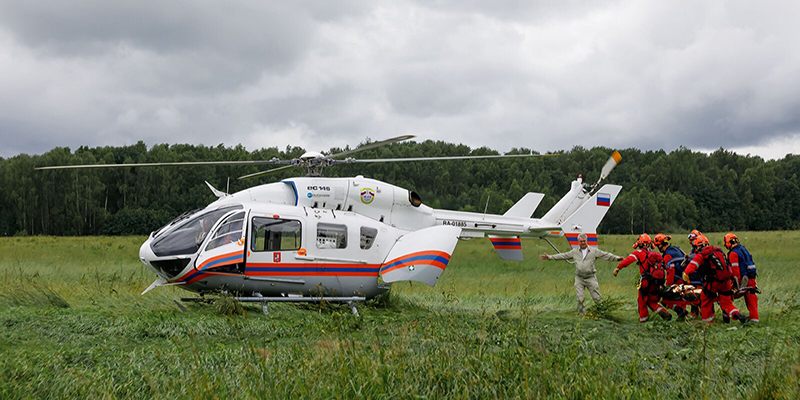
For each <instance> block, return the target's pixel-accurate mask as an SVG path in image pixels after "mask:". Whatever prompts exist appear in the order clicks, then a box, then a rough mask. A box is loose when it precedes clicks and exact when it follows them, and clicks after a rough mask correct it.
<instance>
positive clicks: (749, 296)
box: [728, 244, 758, 322]
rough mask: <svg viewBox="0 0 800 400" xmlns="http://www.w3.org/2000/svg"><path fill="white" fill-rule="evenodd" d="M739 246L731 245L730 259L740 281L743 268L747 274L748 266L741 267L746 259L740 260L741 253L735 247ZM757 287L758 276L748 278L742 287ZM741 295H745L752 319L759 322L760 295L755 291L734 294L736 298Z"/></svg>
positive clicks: (734, 273)
mask: <svg viewBox="0 0 800 400" xmlns="http://www.w3.org/2000/svg"><path fill="white" fill-rule="evenodd" d="M738 246H740V245H738V244H737V245H735V246H733V247H731V251H729V252H728V261H729V262H730V264H731V268H732V269H733V275H734V276H735V277H736V279H737V280H738V281H739V282H741V281H742V278H743V276H742V271H741V270H742V269H745V274H746V268H741V267H743V266H744V265H740V264H744V260H740V259H739V253H738V252H736V251H734V249H736V247H738ZM755 287H756V278H755V277H752V278H748V280H747V283H746V284H745V285H744V286H742V287H741V288H740V289H755ZM740 297H744V304H745V305H746V306H747V311H748V312H749V313H750V321H753V322H758V296H756V294H755V293H751V292H744V293H737V294H735V295H734V296H733V298H734V299H738V298H740Z"/></svg>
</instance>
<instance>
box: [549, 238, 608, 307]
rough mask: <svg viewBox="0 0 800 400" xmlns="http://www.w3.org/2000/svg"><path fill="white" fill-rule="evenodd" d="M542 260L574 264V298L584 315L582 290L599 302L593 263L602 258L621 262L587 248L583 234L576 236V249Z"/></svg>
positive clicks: (606, 253) (594, 249)
mask: <svg viewBox="0 0 800 400" xmlns="http://www.w3.org/2000/svg"><path fill="white" fill-rule="evenodd" d="M540 257H541V259H542V260H568V259H570V258H571V259H572V260H573V261H574V262H575V296H577V298H578V313H580V314H586V309H585V308H584V307H583V299H584V298H586V293H585V292H584V290H586V289H588V290H589V294H590V295H591V296H592V300H594V301H595V302H598V301H600V285H599V284H598V283H597V276H596V275H595V274H596V273H597V269H595V267H594V261H595V260H596V259H598V258H602V259H603V260H606V261H621V260H622V257H620V256H617V255H614V254H611V253H609V252H607V251H603V250H600V249H599V248H597V247H589V244H588V238H587V236H586V234H585V233H581V234H580V235H578V247H577V248H574V249H572V250H570V251H567V252H564V253H558V254H553V255H547V254H542V255H541V256H540Z"/></svg>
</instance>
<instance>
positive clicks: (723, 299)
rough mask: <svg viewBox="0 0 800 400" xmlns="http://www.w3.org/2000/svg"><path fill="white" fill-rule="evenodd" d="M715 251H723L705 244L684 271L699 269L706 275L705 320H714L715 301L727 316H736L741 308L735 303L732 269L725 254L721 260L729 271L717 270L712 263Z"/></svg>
mask: <svg viewBox="0 0 800 400" xmlns="http://www.w3.org/2000/svg"><path fill="white" fill-rule="evenodd" d="M715 251H719V252H720V253H722V250H720V248H719V247H714V246H705V247H704V248H702V249H701V250H700V251H698V252H697V254H695V256H694V258H693V259H692V261H691V262H689V265H688V266H687V267H686V270H685V271H684V272H685V273H686V274H687V275H688V274H691V273H694V272H695V271H697V270H698V269H699V270H700V272H702V273H703V275H704V279H705V280H704V282H703V293H702V294H701V295H700V314H701V316H702V318H703V321H704V322H712V321H713V320H714V303H715V302H718V303H719V307H720V308H721V309H722V311H723V312H724V313H725V315H726V316H727V317H729V318H736V315H737V314H739V309H737V308H736V307H735V306H734V305H733V297H732V295H733V285H732V284H731V279H730V278H731V276H732V271H730V266H729V265H727V264H725V260H724V255H723V257H722V259H721V260H719V261H720V262H721V263H722V264H723V267H724V268H727V271H720V270H717V269H716V268H715V267H714V266H713V265H711V262H710V258H711V257H712V253H714V252H715ZM717 258H718V259H719V257H717ZM726 275H727V276H726Z"/></svg>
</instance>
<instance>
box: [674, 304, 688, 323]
mask: <svg viewBox="0 0 800 400" xmlns="http://www.w3.org/2000/svg"><path fill="white" fill-rule="evenodd" d="M675 313H676V314H678V321H686V316H687V315H689V312H688V311H686V309H685V308H683V307H675Z"/></svg>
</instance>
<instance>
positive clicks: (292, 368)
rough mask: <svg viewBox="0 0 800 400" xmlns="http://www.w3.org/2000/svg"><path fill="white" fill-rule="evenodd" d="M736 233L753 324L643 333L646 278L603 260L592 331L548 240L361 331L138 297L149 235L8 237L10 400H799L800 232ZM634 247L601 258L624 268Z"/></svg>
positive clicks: (4, 333) (446, 279) (459, 275)
mask: <svg viewBox="0 0 800 400" xmlns="http://www.w3.org/2000/svg"><path fill="white" fill-rule="evenodd" d="M738 234H739V236H740V238H741V240H742V242H743V243H744V244H745V245H746V246H747V247H748V249H750V251H751V252H752V253H753V255H754V257H755V260H756V264H757V265H758V270H759V277H758V282H759V286H760V287H761V288H762V290H763V294H762V295H761V296H760V298H759V301H760V314H761V316H760V317H761V322H760V323H759V324H753V325H745V326H741V325H739V324H738V323H737V324H723V323H722V322H721V321H720V318H719V316H718V317H717V320H716V321H715V323H714V324H711V325H708V324H703V323H701V322H700V321H697V320H690V321H686V322H677V321H675V320H673V321H672V322H664V321H661V319H660V318H658V317H655V318H653V319H651V320H650V321H649V322H647V323H644V324H639V323H638V316H637V314H636V289H635V284H636V282H637V280H638V268H636V266H632V267H629V268H627V269H624V270H622V271H621V272H620V274H619V276H618V277H616V278H615V277H613V276H612V274H611V271H612V270H613V268H614V266H615V265H616V263H611V262H605V261H599V262H598V280H599V281H600V290H601V292H602V294H603V296H604V299H606V301H605V302H604V304H603V306H602V307H592V308H591V310H592V313H591V314H590V315H589V316H587V317H580V316H578V315H576V313H575V295H574V291H573V288H572V286H573V277H574V271H573V267H572V266H571V265H569V264H567V263H566V262H563V261H561V262H557V261H549V262H548V261H541V260H539V259H538V255H539V254H540V253H542V252H548V253H552V249H550V247H549V245H548V244H547V243H546V242H545V241H543V240H525V241H523V248H524V254H525V261H524V262H522V263H517V262H508V261H503V260H500V259H499V258H498V257H497V256H496V254H495V253H494V249H493V248H492V247H491V245H490V243H489V241H488V240H487V239H479V240H478V239H473V240H469V241H462V242H459V245H458V247H457V249H456V252H455V254H454V255H453V257H452V259H451V261H450V263H449V264H448V266H447V269H446V271H445V273H444V275H443V276H442V278H441V279H440V281H439V283H438V284H437V285H436V287H433V288H431V287H428V286H426V285H423V284H419V283H408V282H403V283H400V284H395V285H394V286H393V288H392V290H391V292H390V294H389V295H387V296H382V297H380V298H378V299H377V300H374V301H370V302H367V303H366V304H363V305H361V306H360V307H359V311H360V313H361V316H360V317H355V316H353V315H352V314H351V313H350V310H349V309H348V308H346V307H344V306H341V305H338V304H326V303H323V304H312V305H293V304H272V305H270V313H269V315H266V316H265V315H263V314H262V313H261V309H260V306H256V305H248V304H245V305H238V304H235V303H233V302H232V300H230V299H223V300H222V301H219V302H218V303H217V304H215V305H208V304H194V303H192V304H183V306H184V307H185V308H186V311H182V310H181V308H179V307H178V306H177V305H176V304H175V301H176V300H179V298H180V297H186V296H191V295H192V294H191V293H189V292H186V291H183V290H181V289H178V288H175V287H161V288H156V289H154V290H153V291H151V292H149V293H147V294H146V295H144V296H142V295H140V293H141V292H142V291H143V290H144V289H145V288H146V287H147V286H148V285H149V284H150V283H151V282H152V281H153V280H154V276H153V275H152V274H151V273H149V272H148V270H147V269H145V267H144V266H143V265H141V263H140V262H139V260H138V249H139V246H140V244H141V243H142V242H143V241H144V238H143V237H80V238H72V237H12V238H0V338H2V339H0V398H2V399H15V398H35V399H46V398H71V397H81V398H192V399H194V398H397V399H408V398H431V399H441V398H514V397H522V398H568V399H583V398H589V397H592V398H636V399H638V398H667V399H674V398H692V399H696V398H710V399H717V398H800V322H798V318H799V317H800V298H798V291H800V268H798V260H800V232H789V231H782V232H744V233H738ZM722 235H723V233H716V234H711V235H708V236H709V239H711V240H712V242H713V243H714V244H715V245H721V240H722ZM673 236H675V237H676V239H675V240H674V243H675V244H678V245H680V246H681V247H682V248H684V249H686V248H687V243H686V234H685V233H679V234H673ZM633 241H634V236H601V238H600V245H601V248H603V249H605V250H608V251H611V252H613V253H615V254H618V255H623V256H624V255H627V254H628V253H629V252H630V250H631V247H630V245H631V244H632V242H633ZM553 243H554V244H556V245H557V246H559V247H560V248H561V249H562V250H566V249H567V244H566V240H564V239H559V240H555V241H553ZM587 297H588V295H587ZM735 304H736V305H737V307H739V308H740V309H742V311H743V312H745V313H746V307H745V306H744V302H743V300H742V299H739V300H737V301H736V303H735ZM587 305H590V306H591V305H592V301H591V300H590V299H589V298H587Z"/></svg>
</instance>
